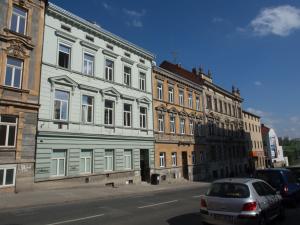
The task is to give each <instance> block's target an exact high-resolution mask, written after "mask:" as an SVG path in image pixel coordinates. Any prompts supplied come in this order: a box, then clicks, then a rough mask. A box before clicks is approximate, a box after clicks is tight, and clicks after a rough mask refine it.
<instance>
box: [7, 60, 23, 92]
mask: <svg viewBox="0 0 300 225" xmlns="http://www.w3.org/2000/svg"><path fill="white" fill-rule="evenodd" d="M8 58H12V59H17V60H19V61H21V67H19V66H16V65H11V64H8ZM23 66H24V61H23V60H22V59H19V58H15V57H11V56H7V58H6V67H5V78H4V86H7V87H14V88H18V89H20V88H21V86H22V78H23ZM7 67H10V68H11V69H12V77H11V84H10V85H7V84H5V80H6V76H7ZM17 69H18V70H20V83H19V86H18V87H15V86H14V83H15V72H16V70H17Z"/></svg>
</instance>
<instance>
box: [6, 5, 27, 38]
mask: <svg viewBox="0 0 300 225" xmlns="http://www.w3.org/2000/svg"><path fill="white" fill-rule="evenodd" d="M14 8H19V9H21V10H23V11H25V13H26V16H23V15H20V14H18V13H16V12H14ZM13 15H16V16H17V27H16V31H14V30H12V18H13ZM21 17H22V18H24V19H25V21H24V23H25V24H24V33H21V32H20V30H19V29H20V19H21ZM27 17H28V11H27V10H26V9H24V8H22V7H19V6H16V5H13V9H12V16H11V19H10V29H11V30H12V31H14V32H17V33H20V34H23V35H26V32H27Z"/></svg>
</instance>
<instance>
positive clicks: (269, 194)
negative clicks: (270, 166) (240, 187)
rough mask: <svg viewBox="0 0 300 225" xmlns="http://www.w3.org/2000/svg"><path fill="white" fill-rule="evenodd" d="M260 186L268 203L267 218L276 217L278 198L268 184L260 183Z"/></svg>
mask: <svg viewBox="0 0 300 225" xmlns="http://www.w3.org/2000/svg"><path fill="white" fill-rule="evenodd" d="M261 185H262V187H263V189H264V192H265V194H264V195H265V198H266V201H267V202H268V205H269V206H268V208H269V209H268V214H269V215H268V216H269V218H274V217H276V216H277V215H278V213H279V211H280V199H279V198H278V196H277V194H276V191H275V189H274V188H272V187H271V186H270V185H269V184H267V183H265V182H261Z"/></svg>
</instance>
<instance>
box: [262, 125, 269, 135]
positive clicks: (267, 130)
mask: <svg viewBox="0 0 300 225" xmlns="http://www.w3.org/2000/svg"><path fill="white" fill-rule="evenodd" d="M269 131H270V128H269V127H266V126H265V125H264V124H262V125H261V133H262V135H267V134H268V133H269Z"/></svg>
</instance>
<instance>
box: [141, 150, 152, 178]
mask: <svg viewBox="0 0 300 225" xmlns="http://www.w3.org/2000/svg"><path fill="white" fill-rule="evenodd" d="M140 165H141V177H142V181H146V182H150V167H149V149H141V150H140Z"/></svg>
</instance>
